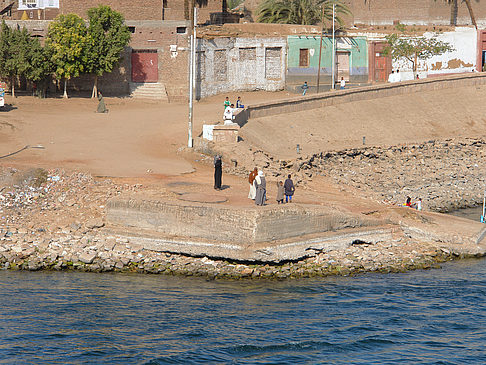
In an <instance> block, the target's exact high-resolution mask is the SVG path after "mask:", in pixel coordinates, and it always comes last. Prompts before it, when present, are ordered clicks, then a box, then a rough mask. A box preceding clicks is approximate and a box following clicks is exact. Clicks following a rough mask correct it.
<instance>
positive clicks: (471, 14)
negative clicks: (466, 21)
mask: <svg viewBox="0 0 486 365" xmlns="http://www.w3.org/2000/svg"><path fill="white" fill-rule="evenodd" d="M436 1H437V0H436ZM445 1H447V3H448V4H450V6H451V25H457V11H458V8H459V1H458V0H445ZM476 1H478V0H476ZM462 2H464V3H466V6H467V10H468V11H469V17H470V18H471V23H472V24H473V25H474V26H475V27H476V29H478V25H477V24H476V17H475V16H474V11H473V8H472V6H471V0H462Z"/></svg>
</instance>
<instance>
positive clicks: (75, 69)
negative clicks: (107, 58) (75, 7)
mask: <svg viewBox="0 0 486 365" xmlns="http://www.w3.org/2000/svg"><path fill="white" fill-rule="evenodd" d="M88 42H89V36H88V29H87V27H86V24H85V23H84V20H83V19H81V18H80V17H79V16H77V15H76V14H67V15H62V14H61V15H59V16H58V17H57V18H56V19H55V20H54V21H53V22H52V23H51V24H50V25H49V29H48V32H47V37H46V47H47V49H48V51H49V52H50V54H51V60H52V62H53V64H54V74H55V76H56V78H57V79H58V80H59V79H64V97H65V98H67V97H68V94H67V81H68V80H70V79H71V78H73V77H78V76H79V75H80V74H81V73H83V72H85V70H86V65H87V61H88V57H87V52H86V51H87V44H88Z"/></svg>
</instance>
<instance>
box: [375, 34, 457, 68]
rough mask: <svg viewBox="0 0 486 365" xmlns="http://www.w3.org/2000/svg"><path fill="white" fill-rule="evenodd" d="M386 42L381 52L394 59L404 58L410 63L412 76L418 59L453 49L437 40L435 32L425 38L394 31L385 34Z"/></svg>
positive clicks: (425, 58) (424, 58)
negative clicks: (402, 34)
mask: <svg viewBox="0 0 486 365" xmlns="http://www.w3.org/2000/svg"><path fill="white" fill-rule="evenodd" d="M386 43H387V45H386V47H385V48H384V50H383V54H384V55H385V56H390V57H391V58H393V59H394V60H399V59H402V58H405V59H406V60H407V61H409V62H410V63H411V64H412V69H413V72H414V76H416V73H417V62H418V60H427V59H429V58H431V57H433V56H439V55H441V54H443V53H445V52H451V51H453V50H454V48H453V47H452V46H451V45H450V44H449V43H447V42H442V41H440V40H438V39H437V34H436V35H435V36H433V37H431V38H427V37H425V36H421V37H407V36H400V35H398V34H396V33H394V34H390V35H388V36H386Z"/></svg>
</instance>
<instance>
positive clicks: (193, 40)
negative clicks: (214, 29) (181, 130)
mask: <svg viewBox="0 0 486 365" xmlns="http://www.w3.org/2000/svg"><path fill="white" fill-rule="evenodd" d="M193 18H194V22H193V24H192V32H191V33H192V34H191V53H190V55H189V57H190V58H189V60H190V61H189V125H188V129H187V137H188V140H187V147H189V148H192V147H193V139H192V125H193V117H194V87H195V85H196V81H195V79H196V46H197V38H196V25H197V8H196V7H194V12H193Z"/></svg>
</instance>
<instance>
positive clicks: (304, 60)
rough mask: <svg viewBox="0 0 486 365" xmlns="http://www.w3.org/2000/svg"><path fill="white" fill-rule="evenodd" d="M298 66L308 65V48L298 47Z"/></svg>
mask: <svg viewBox="0 0 486 365" xmlns="http://www.w3.org/2000/svg"><path fill="white" fill-rule="evenodd" d="M299 67H309V48H301V49H300V54H299Z"/></svg>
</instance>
